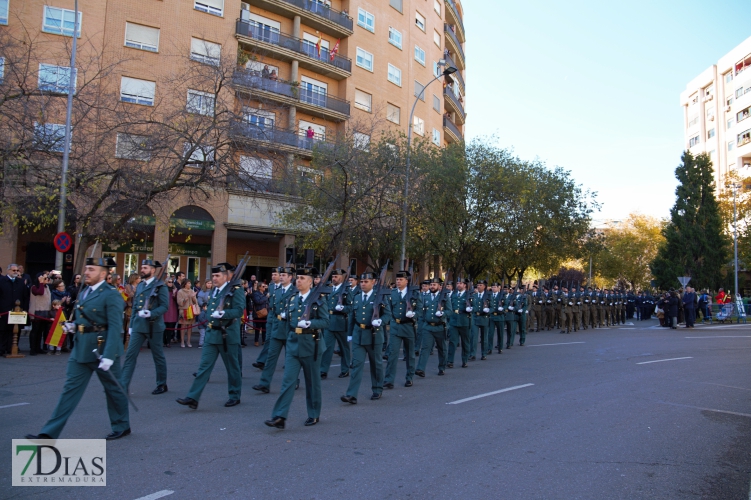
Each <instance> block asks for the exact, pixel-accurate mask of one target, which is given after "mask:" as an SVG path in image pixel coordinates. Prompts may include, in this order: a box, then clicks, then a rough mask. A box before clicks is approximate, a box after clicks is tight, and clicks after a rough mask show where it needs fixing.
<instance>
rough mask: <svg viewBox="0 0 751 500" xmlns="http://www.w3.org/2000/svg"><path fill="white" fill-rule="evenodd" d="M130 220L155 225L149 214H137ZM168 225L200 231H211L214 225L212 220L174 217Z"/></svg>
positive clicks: (145, 224)
mask: <svg viewBox="0 0 751 500" xmlns="http://www.w3.org/2000/svg"><path fill="white" fill-rule="evenodd" d="M131 222H132V223H133V224H137V225H141V226H154V225H156V219H155V218H154V217H152V216H150V215H137V216H135V217H133V218H132V219H131ZM169 225H170V228H174V229H188V230H202V231H213V230H214V227H215V225H214V221H213V220H197V219H176V218H174V217H173V218H171V219H170V220H169Z"/></svg>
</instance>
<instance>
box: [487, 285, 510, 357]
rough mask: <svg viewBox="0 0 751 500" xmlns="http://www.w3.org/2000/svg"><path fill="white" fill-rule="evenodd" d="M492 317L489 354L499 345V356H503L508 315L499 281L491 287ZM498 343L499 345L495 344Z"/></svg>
mask: <svg viewBox="0 0 751 500" xmlns="http://www.w3.org/2000/svg"><path fill="white" fill-rule="evenodd" d="M490 290H491V295H490V307H489V309H490V316H489V320H490V321H489V325H488V327H489V329H490V332H489V334H488V349H487V350H488V354H491V353H492V352H493V346H494V345H497V348H498V354H503V336H504V331H505V329H506V315H505V314H504V311H503V293H501V284H500V283H498V282H497V281H496V282H494V283H493V284H492V285H490ZM495 342H498V344H495Z"/></svg>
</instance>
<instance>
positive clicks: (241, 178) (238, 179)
mask: <svg viewBox="0 0 751 500" xmlns="http://www.w3.org/2000/svg"><path fill="white" fill-rule="evenodd" d="M288 184H289V182H285V181H283V180H281V179H269V178H266V177H261V176H255V175H252V174H249V173H246V172H234V173H231V174H227V189H233V190H235V191H250V192H255V193H276V194H286V193H287V188H288Z"/></svg>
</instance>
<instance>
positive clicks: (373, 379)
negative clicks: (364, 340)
mask: <svg viewBox="0 0 751 500" xmlns="http://www.w3.org/2000/svg"><path fill="white" fill-rule="evenodd" d="M382 351H383V344H382V343H380V342H379V343H377V344H366V345H360V344H353V345H352V372H351V373H350V376H349V386H347V396H352V397H355V398H356V397H357V393H358V391H359V390H360V383H361V382H362V372H363V370H364V369H365V358H368V361H370V386H371V389H372V390H373V394H381V393H382V392H383V361H382V358H383V355H382V354H381V352H382Z"/></svg>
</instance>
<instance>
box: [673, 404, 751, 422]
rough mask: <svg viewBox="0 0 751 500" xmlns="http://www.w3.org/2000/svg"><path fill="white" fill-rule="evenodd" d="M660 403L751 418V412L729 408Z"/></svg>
mask: <svg viewBox="0 0 751 500" xmlns="http://www.w3.org/2000/svg"><path fill="white" fill-rule="evenodd" d="M659 402H660V403H662V404H664V405H670V406H681V407H683V408H694V409H695V410H704V411H711V412H714V413H725V414H727V415H736V416H739V417H749V418H751V414H748V413H738V412H737V411H727V410H717V409H715V408H703V407H701V406H693V405H682V404H680V403H670V402H668V401H659Z"/></svg>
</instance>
